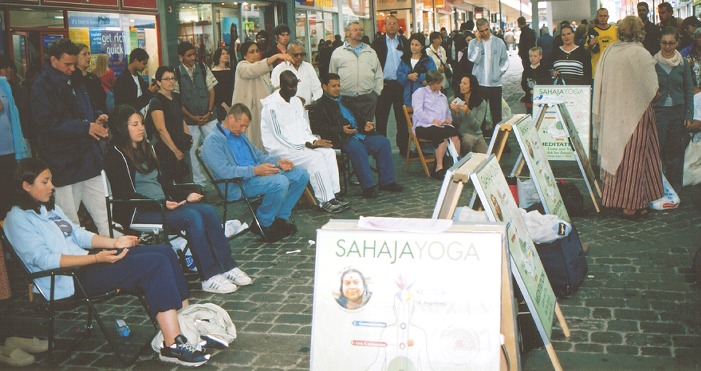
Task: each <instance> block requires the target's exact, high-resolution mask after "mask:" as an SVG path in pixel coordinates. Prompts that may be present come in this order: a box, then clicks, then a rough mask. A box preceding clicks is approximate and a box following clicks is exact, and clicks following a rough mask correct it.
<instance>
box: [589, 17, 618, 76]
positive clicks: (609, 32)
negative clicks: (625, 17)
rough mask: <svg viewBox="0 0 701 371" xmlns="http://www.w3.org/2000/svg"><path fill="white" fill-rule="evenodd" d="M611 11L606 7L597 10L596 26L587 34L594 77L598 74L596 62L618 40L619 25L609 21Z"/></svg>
mask: <svg viewBox="0 0 701 371" xmlns="http://www.w3.org/2000/svg"><path fill="white" fill-rule="evenodd" d="M608 21H609V11H608V10H607V9H606V8H601V9H599V10H597V11H596V19H594V22H595V23H596V24H595V25H594V28H593V29H592V30H591V31H589V35H587V42H586V46H587V49H588V50H589V51H590V52H591V71H592V72H591V73H592V77H594V75H595V74H596V64H597V63H598V62H599V58H600V57H601V54H603V53H604V49H606V47H607V46H609V45H611V44H613V43H615V42H616V41H618V27H616V26H612V25H610V24H609V23H608Z"/></svg>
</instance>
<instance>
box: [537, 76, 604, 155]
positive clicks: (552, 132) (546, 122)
mask: <svg viewBox="0 0 701 371" xmlns="http://www.w3.org/2000/svg"><path fill="white" fill-rule="evenodd" d="M540 95H549V96H557V97H562V98H564V99H565V104H566V105H567V110H568V111H569V112H570V115H572V119H573V121H574V123H575V126H576V127H577V132H578V133H579V138H580V139H581V141H582V145H583V146H584V148H585V149H586V150H587V157H591V153H590V152H589V151H590V148H591V146H590V135H589V133H590V130H591V121H590V115H591V87H590V86H589V85H567V86H549V85H536V86H535V87H534V88H533V96H534V97H537V96H540ZM541 110H542V107H541V106H539V105H537V104H534V105H533V115H532V116H533V117H534V118H536V117H539V115H540V111H541ZM534 120H535V119H534ZM564 125H565V124H564V123H563V122H561V121H560V119H559V118H558V116H557V114H556V112H555V107H554V106H551V107H549V108H548V109H547V111H546V112H545V117H544V118H543V122H542V123H541V124H540V128H539V130H538V135H539V136H540V139H541V140H542V144H543V148H545V153H546V154H547V155H548V159H550V160H561V161H574V160H575V158H574V154H573V153H572V150H571V149H570V143H569V139H568V138H567V134H566V133H565V130H564V129H563V126H564Z"/></svg>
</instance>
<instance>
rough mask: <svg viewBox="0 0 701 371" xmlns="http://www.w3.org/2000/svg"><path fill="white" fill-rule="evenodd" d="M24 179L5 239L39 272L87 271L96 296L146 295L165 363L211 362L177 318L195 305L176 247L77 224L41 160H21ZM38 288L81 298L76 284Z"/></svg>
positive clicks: (58, 280) (60, 281)
mask: <svg viewBox="0 0 701 371" xmlns="http://www.w3.org/2000/svg"><path fill="white" fill-rule="evenodd" d="M17 174H18V176H17V179H16V180H15V184H16V185H15V187H16V189H17V198H16V206H15V207H13V208H12V210H11V211H10V212H9V213H8V215H7V218H6V219H5V232H6V234H7V238H8V240H9V241H10V243H11V244H12V245H13V246H14V248H15V251H17V255H19V257H20V259H22V262H23V263H24V264H25V265H26V267H27V268H28V269H29V270H30V271H31V272H39V271H44V270H49V269H56V268H62V267H75V266H80V267H82V268H81V269H80V270H79V271H78V273H77V275H78V278H80V280H81V283H82V288H83V289H84V290H85V292H86V294H87V295H89V296H90V295H97V294H100V293H104V292H108V291H112V290H115V289H120V290H122V291H123V292H127V293H132V294H140V295H143V296H144V297H145V299H146V302H147V303H148V309H149V311H150V312H151V316H152V317H155V318H156V321H157V322H158V325H159V326H160V328H161V331H162V332H163V337H164V339H165V342H164V343H165V344H164V347H163V348H161V351H160V359H161V360H162V361H165V362H171V363H177V364H181V365H185V366H199V365H202V364H204V363H206V362H207V360H208V359H209V355H207V354H205V353H203V352H201V351H198V350H195V349H194V348H193V346H192V345H191V344H188V340H187V338H186V337H185V336H183V335H182V334H181V333H180V325H179V323H178V315H177V311H178V309H180V308H183V307H186V306H187V305H188V297H189V293H188V290H187V283H186V282H185V277H183V273H182V271H181V269H180V264H179V262H178V258H177V256H176V255H175V253H174V252H173V250H172V249H171V248H170V246H167V245H151V246H136V244H137V242H138V240H139V239H138V238H137V237H135V236H122V237H120V238H117V239H113V238H108V237H103V236H100V235H97V234H94V233H92V232H88V231H86V230H85V229H84V228H82V227H80V226H79V225H77V224H75V223H73V222H72V221H71V220H70V219H69V218H68V217H67V216H66V214H64V213H63V210H61V208H60V207H59V206H58V205H56V204H55V203H54V185H53V183H52V182H51V179H52V175H51V170H49V168H48V166H47V165H46V164H44V163H43V162H42V161H41V160H38V159H32V158H28V159H24V160H21V161H20V163H19V166H18V171H17ZM93 248H94V249H95V250H92V249H93ZM98 249H103V250H98ZM52 280H53V281H55V282H53V284H52ZM36 283H37V286H38V287H40V288H41V290H42V291H43V292H44V293H46V294H48V293H49V291H50V288H51V286H52V285H55V292H54V299H63V298H66V297H70V296H72V295H73V294H74V293H75V287H74V283H73V278H72V277H70V276H57V277H55V279H54V278H53V277H43V278H38V279H37V280H36Z"/></svg>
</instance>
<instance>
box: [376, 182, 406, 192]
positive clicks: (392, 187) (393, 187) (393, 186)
mask: <svg viewBox="0 0 701 371" xmlns="http://www.w3.org/2000/svg"><path fill="white" fill-rule="evenodd" d="M380 191H390V192H402V191H404V186H403V185H401V184H399V183H397V182H392V183H389V184H385V185H381V186H380Z"/></svg>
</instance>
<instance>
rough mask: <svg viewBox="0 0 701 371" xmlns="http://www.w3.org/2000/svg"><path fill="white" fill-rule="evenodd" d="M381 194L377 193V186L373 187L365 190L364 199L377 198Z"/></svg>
mask: <svg viewBox="0 0 701 371" xmlns="http://www.w3.org/2000/svg"><path fill="white" fill-rule="evenodd" d="M379 194H380V192H378V191H377V187H376V186H372V187H370V188H365V189H363V197H365V198H376V197H377V195H379Z"/></svg>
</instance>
